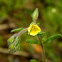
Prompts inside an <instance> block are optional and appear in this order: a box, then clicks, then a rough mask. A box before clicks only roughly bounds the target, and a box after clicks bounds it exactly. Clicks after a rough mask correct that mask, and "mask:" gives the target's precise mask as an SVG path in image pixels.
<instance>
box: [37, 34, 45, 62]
mask: <svg viewBox="0 0 62 62" xmlns="http://www.w3.org/2000/svg"><path fill="white" fill-rule="evenodd" d="M38 38H39V41H40V44H41V47H42V57H43V62H46V56H45V51H44V46H43V44H42V42H41V39H40V36H39V35H38Z"/></svg>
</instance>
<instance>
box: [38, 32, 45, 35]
mask: <svg viewBox="0 0 62 62" xmlns="http://www.w3.org/2000/svg"><path fill="white" fill-rule="evenodd" d="M37 35H45V32H39V33H38V34H37Z"/></svg>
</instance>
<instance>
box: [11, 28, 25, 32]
mask: <svg viewBox="0 0 62 62" xmlns="http://www.w3.org/2000/svg"><path fill="white" fill-rule="evenodd" d="M23 29H24V28H18V29H13V30H11V32H19V31H21V30H23Z"/></svg>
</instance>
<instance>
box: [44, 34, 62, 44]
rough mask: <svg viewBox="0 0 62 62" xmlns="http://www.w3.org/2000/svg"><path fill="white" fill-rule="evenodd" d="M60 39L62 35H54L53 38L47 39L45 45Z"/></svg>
mask: <svg viewBox="0 0 62 62" xmlns="http://www.w3.org/2000/svg"><path fill="white" fill-rule="evenodd" d="M59 37H62V35H61V34H56V35H53V36H51V37H49V38H47V40H46V41H45V42H44V43H47V42H50V41H51V40H55V39H57V38H59Z"/></svg>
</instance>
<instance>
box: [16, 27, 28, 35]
mask: <svg viewBox="0 0 62 62" xmlns="http://www.w3.org/2000/svg"><path fill="white" fill-rule="evenodd" d="M26 31H28V28H25V29H23V30H22V31H20V32H19V33H18V34H17V36H21V35H22V34H23V33H25V32H26Z"/></svg>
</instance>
